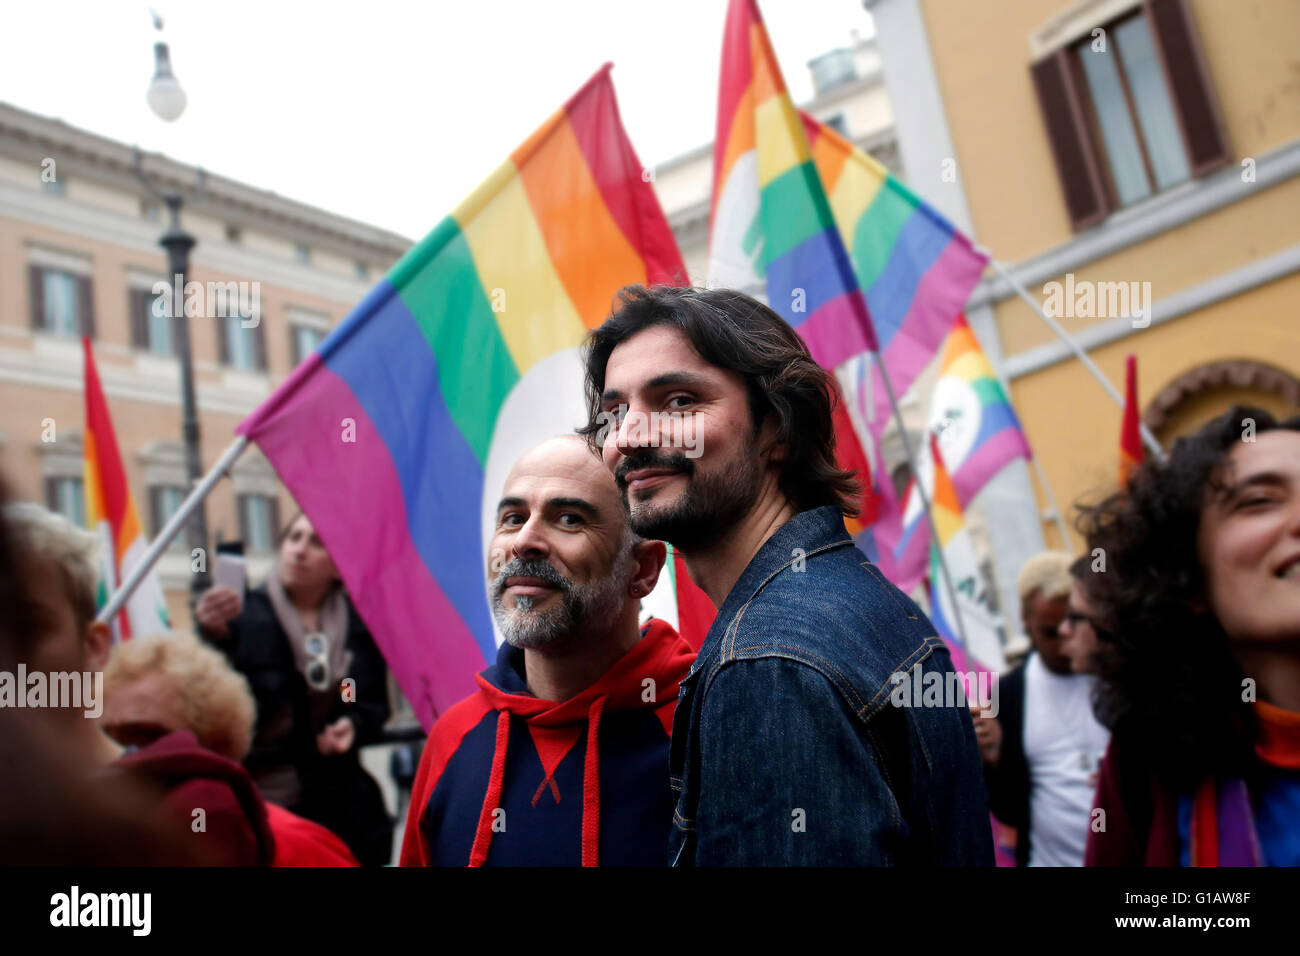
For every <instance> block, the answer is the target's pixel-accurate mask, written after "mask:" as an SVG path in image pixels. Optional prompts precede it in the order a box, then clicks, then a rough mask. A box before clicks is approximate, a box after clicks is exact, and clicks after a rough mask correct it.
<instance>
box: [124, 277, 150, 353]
mask: <svg viewBox="0 0 1300 956" xmlns="http://www.w3.org/2000/svg"><path fill="white" fill-rule="evenodd" d="M126 314H127V315H129V316H130V317H131V347H132V348H134V349H146V350H147V349H148V348H149V293H148V292H146V291H145V290H144V289H128V290H127V293H126Z"/></svg>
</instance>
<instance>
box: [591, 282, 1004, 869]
mask: <svg viewBox="0 0 1300 956" xmlns="http://www.w3.org/2000/svg"><path fill="white" fill-rule="evenodd" d="M584 361H585V364H586V376H587V381H586V391H587V400H588V411H589V420H588V423H587V425H586V427H585V428H584V429H583V431H584V432H585V434H586V435H587V437H588V439H589V440H590V441H592V442H593V443H594V444H595V445H597V446H598V447H599V448H600V449H601V452H602V455H603V458H604V461H605V464H606V465H607V466H608V467H609V468H610V470H611V471H612V472H613V473H614V477H615V480H616V482H617V484H618V487H619V490H620V492H621V493H622V495H623V500H624V503H625V505H626V506H627V508H628V513H629V515H630V518H631V522H632V527H633V528H634V529H635V531H636V532H637V534H639V535H641V536H642V537H645V538H649V539H660V540H664V541H668V542H669V543H671V544H672V545H673V546H674V547H676V548H677V549H678V550H679V551H681V552H682V554H683V556H684V558H685V560H686V565H687V568H688V569H689V571H690V574H691V577H692V579H693V580H694V581H695V582H696V583H697V584H698V585H699V586H700V587H701V588H702V589H703V590H704V592H705V593H706V594H707V595H708V597H709V598H710V600H711V601H712V602H713V604H714V605H715V607H717V609H718V614H717V618H716V620H715V621H714V624H713V626H712V628H711V629H710V630H709V633H708V636H707V638H706V639H705V641H704V645H703V646H702V647H701V648H700V652H699V656H698V657H697V659H696V662H695V665H694V666H693V667H692V668H691V671H690V674H689V676H687V677H686V679H685V680H683V681H682V684H681V692H680V696H679V699H678V705H677V711H676V715H675V718H674V721H673V735H672V750H671V758H670V765H671V766H670V773H671V779H672V786H673V789H674V791H675V793H676V800H677V802H676V810H675V813H674V824H675V826H674V828H673V832H672V837H671V839H670V845H669V848H668V858H669V862H670V863H672V864H674V865H679V866H689V865H700V866H704V865H822V864H841V865H843V864H850V865H872V864H876V865H881V864H883V865H891V864H896V865H897V864H910V865H958V866H970V865H991V864H992V862H993V846H992V835H991V830H990V823H989V816H988V808H987V805H986V799H985V790H984V781H983V775H982V771H981V766H980V758H979V753H978V750H977V749H976V744H975V735H974V730H973V727H972V723H971V717H970V713H969V710H968V709H967V706H966V704H965V701H964V700H950V699H945V700H943V701H941V702H940V703H939V704H938V705H937V706H936V705H934V704H935V701H934V699H933V697H934V696H937V695H926V697H925V703H927V704H929V705H930V706H922V701H921V700H916V701H914V703H915V704H916V706H896V705H895V704H896V702H898V701H903V702H904V703H906V702H908V701H909V699H910V698H909V696H908V695H901V694H898V693H894V691H895V689H896V688H897V687H898V685H899V681H900V679H902V677H903V676H904V675H906V678H907V680H908V681H909V683H917V682H918V679H919V680H921V681H924V682H925V683H926V684H927V685H929V684H931V683H933V682H934V681H936V680H940V679H942V681H943V684H944V686H952V685H953V684H954V681H953V680H951V679H950V675H952V672H953V665H952V660H951V657H950V656H949V654H948V651H947V649H946V648H945V645H944V643H943V641H942V640H941V639H940V638H939V637H938V636H937V635H936V634H935V630H934V627H933V625H931V623H930V622H929V620H928V619H927V618H926V616H925V614H923V613H922V612H921V610H920V609H919V608H918V607H917V606H916V604H915V603H913V602H912V601H911V600H910V599H909V598H908V597H907V596H906V595H904V594H903V593H902V592H900V591H899V590H898V589H897V588H895V587H894V586H893V585H891V584H890V583H889V582H888V581H886V580H885V579H884V577H883V576H882V575H881V574H880V572H879V571H878V570H877V569H876V567H875V566H874V565H873V564H872V563H871V562H870V561H868V560H867V558H866V556H865V555H864V554H863V553H862V552H861V551H859V550H858V549H857V548H856V547H855V546H854V544H853V540H852V539H851V538H850V537H849V534H848V532H847V530H846V529H845V526H844V515H845V514H854V513H855V510H854V509H855V507H856V505H855V502H856V500H857V498H858V494H859V490H860V489H859V486H858V484H857V482H856V481H855V480H854V478H853V475H852V474H851V473H849V472H845V471H842V470H841V469H840V468H839V467H838V466H837V464H836V461H835V436H834V426H833V424H832V419H831V411H832V407H833V404H832V403H833V402H834V401H836V400H837V391H836V389H835V386H834V382H833V379H832V378H831V376H830V374H829V373H828V372H826V371H825V370H824V369H822V368H820V367H819V366H818V365H817V364H816V362H814V361H813V359H812V358H811V356H810V355H809V353H808V350H807V348H806V347H805V345H804V344H803V342H802V340H801V339H800V338H799V336H798V335H797V334H796V333H795V332H794V330H793V329H791V328H790V326H789V325H787V324H786V323H785V322H784V321H783V320H782V319H781V318H780V317H779V316H777V315H776V314H775V313H774V312H772V311H771V310H770V309H768V308H767V307H766V306H764V305H762V304H761V303H759V302H757V301H756V300H754V299H752V298H750V297H749V296H746V295H744V294H742V293H739V292H734V291H728V290H702V289H672V288H665V287H656V288H653V289H648V290H647V289H645V288H641V287H636V286H634V287H629V288H628V289H625V290H624V291H623V293H622V294H621V305H620V307H619V308H618V309H617V310H616V311H615V312H614V314H613V315H611V316H610V317H609V319H607V320H606V321H605V323H604V324H603V325H602V326H601V327H600V328H598V329H596V330H594V331H593V332H592V334H591V336H590V337H589V339H588V341H587V343H586V346H585V349H584ZM917 669H919V672H918V671H917ZM896 675H897V676H896ZM927 678H928V680H927Z"/></svg>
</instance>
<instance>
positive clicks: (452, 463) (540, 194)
mask: <svg viewBox="0 0 1300 956" xmlns="http://www.w3.org/2000/svg"><path fill="white" fill-rule="evenodd" d="M609 70H610V64H606V65H605V66H604V67H602V68H601V69H600V70H599V71H598V72H597V73H596V75H595V76H593V77H592V79H591V80H589V81H588V82H587V83H586V84H585V85H584V86H583V87H582V89H580V90H579V91H578V92H577V93H576V94H575V95H574V96H573V97H572V99H570V100H569V101H568V102H567V103H566V104H565V105H564V106H563V107H562V108H561V109H560V110H559V111H557V112H556V113H555V114H554V115H553V116H552V117H551V118H550V119H549V120H547V121H546V123H544V124H543V125H542V126H541V128H540V129H538V130H537V131H536V132H535V133H534V134H533V135H532V136H531V137H529V138H528V140H527V141H525V142H524V144H523V145H522V146H520V147H519V148H518V149H517V150H515V151H514V153H512V154H511V156H510V158H509V159H507V160H506V161H505V162H504V163H502V164H501V166H500V167H498V168H497V170H496V171H495V172H493V173H492V174H491V175H490V176H489V177H488V178H487V180H486V181H485V182H484V183H483V184H482V185H481V186H480V187H479V188H478V189H477V190H476V191H475V192H474V193H473V194H471V195H470V196H469V198H468V199H466V200H465V201H464V202H463V203H461V205H460V206H458V207H457V208H456V209H455V211H453V212H452V213H451V215H450V216H448V217H447V218H446V219H444V220H443V221H442V222H440V223H439V224H438V225H437V226H436V227H435V228H434V230H433V231H432V232H431V233H430V234H429V235H428V236H426V237H425V238H424V239H423V240H422V241H421V242H419V243H418V244H417V245H416V246H415V247H414V248H412V249H411V250H410V251H409V252H408V253H407V254H406V255H405V256H404V257H403V258H402V259H401V261H400V262H398V263H397V264H396V265H395V266H393V268H392V270H391V271H390V272H389V273H388V275H387V276H386V277H385V278H384V279H383V280H382V281H381V282H380V283H379V284H378V285H377V286H376V287H375V289H374V290H372V291H371V293H370V294H369V295H368V296H367V297H366V298H365V299H364V300H363V301H362V302H361V303H360V305H358V306H357V307H356V309H355V310H354V311H353V312H352V314H351V315H349V316H348V317H347V318H346V319H345V320H344V321H343V322H342V324H340V325H339V327H338V328H337V329H335V330H334V332H333V333H331V334H330V336H329V337H328V338H326V339H325V341H324V342H322V343H321V345H320V347H319V348H318V349H317V350H316V352H315V353H314V354H312V355H311V356H309V357H308V358H307V359H306V361H304V362H303V363H302V364H301V365H299V367H298V368H297V369H296V370H295V371H294V373H293V374H292V375H291V376H290V377H289V378H288V379H287V380H286V381H285V382H284V384H283V385H281V386H280V388H279V389H277V391H276V392H275V393H274V394H273V395H272V396H271V397H270V398H269V399H268V400H267V401H266V402H265V403H263V405H262V406H261V407H260V408H258V409H257V410H256V411H255V412H254V413H253V414H252V415H251V416H250V417H249V418H248V419H247V420H246V421H244V422H243V423H242V424H241V425H240V426H239V428H238V431H239V433H241V434H245V435H247V436H248V437H249V438H250V439H252V440H253V441H255V442H257V444H258V446H259V447H260V448H261V449H262V451H263V452H264V453H265V454H266V456H267V458H268V459H270V461H271V463H272V464H273V465H274V466H275V468H276V470H277V472H278V473H279V475H280V477H281V479H282V480H283V481H284V482H285V484H286V485H287V486H288V487H289V489H290V490H291V491H292V493H293V495H294V497H295V498H296V499H297V500H298V502H299V503H300V504H301V505H302V507H303V509H304V510H305V511H306V512H307V514H308V515H310V516H311V519H312V523H313V524H314V525H315V526H316V529H317V531H318V532H319V534H320V537H321V540H322V541H323V542H324V544H325V546H326V547H327V548H328V549H329V552H330V554H331V556H332V557H333V558H334V561H335V563H336V564H337V565H338V568H339V571H340V573H341V574H342V576H343V580H344V582H345V583H346V585H347V588H348V591H349V593H350V594H351V596H352V599H353V601H354V603H355V605H356V607H357V609H358V611H359V612H360V613H361V615H362V617H363V619H364V620H365V621H366V623H367V625H368V626H369V628H370V630H371V633H372V634H373V635H374V637H375V640H376V642H377V643H378V645H379V647H380V649H381V650H382V651H383V652H384V655H385V657H386V659H387V661H388V664H389V666H390V667H391V668H392V670H393V672H394V674H395V676H396V677H397V679H398V682H399V684H400V685H401V687H402V690H403V692H404V693H405V694H406V696H407V698H408V699H409V700H410V702H411V704H412V706H413V707H414V708H415V710H416V713H417V715H418V716H419V718H420V720H421V722H422V723H423V724H424V725H425V727H428V726H430V725H431V724H432V722H433V720H434V718H435V716H436V715H437V714H438V713H439V712H441V711H442V710H445V709H446V708H447V707H449V706H450V705H451V704H453V703H455V702H456V701H458V700H460V699H461V698H463V697H465V696H466V695H468V694H469V693H471V692H472V691H473V690H474V687H475V685H474V675H475V674H476V673H477V672H478V671H480V670H482V669H483V667H484V664H485V661H487V660H491V659H492V657H493V656H494V654H495V649H496V643H497V642H496V639H495V631H494V627H493V622H492V618H491V614H490V611H489V604H488V597H487V566H488V556H487V553H486V547H487V543H488V542H489V541H490V539H491V532H492V528H493V526H494V517H495V508H496V501H497V497H498V496H499V495H500V492H501V488H502V485H503V483H504V480H505V476H506V473H507V472H508V471H509V469H510V467H511V466H512V465H513V464H514V462H515V460H516V459H517V458H518V457H519V455H520V454H522V453H523V452H524V451H525V450H527V449H528V448H530V447H531V446H533V445H534V444H536V443H537V442H539V441H541V440H542V439H544V438H546V437H548V436H551V435H555V434H561V433H567V432H572V430H573V428H574V426H575V425H576V424H579V423H582V422H585V421H586V406H585V402H584V399H583V390H582V380H583V377H582V364H581V360H580V358H579V354H578V348H579V345H580V344H581V342H582V340H583V338H584V337H585V336H586V334H587V332H588V330H589V329H591V328H593V327H595V326H597V325H599V324H600V323H601V322H603V321H604V319H605V318H606V316H607V315H608V314H609V311H610V308H611V306H612V304H613V299H614V295H615V293H616V292H617V290H618V289H619V288H621V287H622V286H624V285H627V284H630V283H666V284H683V283H684V282H685V279H686V270H685V267H684V266H683V265H682V261H681V256H680V254H679V252H678V251H677V246H676V242H675V241H674V239H673V234H672V230H671V229H670V228H669V226H668V221H667V219H666V218H665V217H664V214H663V211H662V210H661V209H660V207H659V203H658V201H657V199H656V198H655V195H654V192H653V191H652V189H651V187H650V185H649V181H648V180H649V177H647V176H646V175H644V167H643V166H642V165H641V163H640V161H639V160H638V159H637V157H636V153H635V151H634V150H633V149H632V145H631V143H630V142H629V141H628V138H627V135H626V133H625V132H624V130H623V126H622V123H621V121H620V119H619V114H618V106H617V102H616V100H615V97H614V88H613V84H612V82H611V81H610V77H609ZM675 569H676V570H678V571H680V565H675ZM680 576H681V575H679V577H680ZM662 578H663V579H665V580H667V579H669V578H670V575H663V576H662ZM679 583H680V582H679ZM667 588H668V590H670V591H671V588H672V584H671V582H669V583H668V584H667ZM659 590H660V589H656V594H658V593H659ZM652 597H654V595H652ZM671 600H672V596H671V595H669V601H671ZM651 603H652V602H650V601H647V604H651ZM670 610H672V609H670ZM660 616H670V615H669V614H668V613H662V614H660ZM701 636H702V635H701Z"/></svg>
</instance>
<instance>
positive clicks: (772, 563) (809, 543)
mask: <svg viewBox="0 0 1300 956" xmlns="http://www.w3.org/2000/svg"><path fill="white" fill-rule="evenodd" d="M851 544H853V538H852V537H851V536H850V535H849V532H848V529H847V528H845V527H844V515H843V513H842V512H841V511H840V509H839V508H837V507H835V506H834V505H823V506H822V507H820V508H812V509H810V510H808V511H801V512H799V513H798V514H797V515H795V516H794V517H793V518H791V519H790V520H789V521H787V522H786V523H785V524H783V525H781V527H779V528H777V529H776V532H775V533H774V534H773V535H772V537H770V538H768V539H767V541H765V542H764V543H763V546H762V547H761V548H759V549H758V553H757V554H755V555H754V557H753V558H752V559H751V560H750V562H749V564H748V565H746V567H745V570H744V571H743V572H741V575H740V579H739V580H738V581H737V582H736V584H735V586H734V587H733V588H732V589H731V591H730V592H729V593H728V594H727V599H726V600H725V601H723V602H722V607H721V609H720V610H719V611H718V615H717V617H715V618H714V619H713V626H712V627H710V628H709V633H708V636H707V637H705V639H704V644H703V645H702V646H701V647H700V652H699V655H698V659H697V663H696V665H695V668H698V667H699V666H700V663H699V662H700V661H703V659H704V658H705V657H707V656H709V655H710V654H711V653H712V652H714V651H715V650H716V649H717V647H718V645H719V644H720V643H721V641H722V637H723V635H724V634H726V632H727V628H728V626H730V624H731V622H732V620H733V619H734V618H735V616H736V615H737V614H738V613H739V612H740V609H741V608H742V607H744V606H745V605H746V604H748V603H749V602H750V601H751V600H753V598H754V595H756V594H757V593H758V592H759V591H761V590H762V589H763V588H764V587H765V586H766V585H767V583H768V581H770V580H771V579H772V578H773V577H775V576H776V575H777V573H778V572H780V571H781V570H783V569H784V568H787V567H789V566H790V565H791V564H793V563H794V562H795V560H796V559H797V558H799V557H800V556H801V555H800V553H799V552H800V551H802V557H803V558H808V557H811V556H812V555H813V554H814V553H815V552H817V551H825V550H828V549H830V548H837V547H844V546H845V545H851ZM796 549H799V550H798V551H796Z"/></svg>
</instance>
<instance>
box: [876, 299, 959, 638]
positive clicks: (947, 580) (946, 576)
mask: <svg viewBox="0 0 1300 956" xmlns="http://www.w3.org/2000/svg"><path fill="white" fill-rule="evenodd" d="M864 299H865V297H864ZM871 354H872V357H874V358H875V360H876V368H877V369H878V370H879V372H880V380H881V382H882V383H883V384H884V386H885V394H886V395H888V396H889V405H890V407H891V408H893V410H894V421H896V422H898V436H899V438H901V439H902V440H903V454H904V455H906V456H907V467H909V468H910V469H912V476H913V479H914V482H915V486H916V493H917V494H919V495H920V496H921V506H922V507H923V508H925V520H926V521H928V522H930V538H931V547H932V548H934V553H935V554H937V555H938V556H939V574H940V576H941V577H942V578H943V585H944V590H946V591H947V592H948V600H949V601H951V602H952V613H953V616H954V617H955V618H956V624H957V635H958V636H959V637H960V638H961V644H962V647H965V648H969V647H970V641H969V640H967V638H966V624H965V622H964V621H962V617H961V608H960V607H959V606H958V605H957V589H956V588H955V587H953V584H952V574H951V573H950V572H949V571H948V559H947V558H945V557H944V554H943V548H941V547H938V541H937V538H938V532H937V530H936V529H935V524H934V510H933V509H932V508H931V507H930V495H929V492H927V491H926V490H925V482H923V481H922V480H921V471H920V469H919V468H917V466H916V456H915V455H914V454H913V453H912V440H911V439H910V438H908V437H907V426H906V425H904V424H903V411H902V409H901V408H899V406H898V396H897V395H895V394H894V383H893V382H891V381H890V380H889V372H888V371H887V370H886V369H885V359H884V357H883V356H882V355H881V354H880V353H879V352H872V353H871ZM881 465H882V467H883V465H884V462H883V461H881ZM881 480H883V481H888V480H889V475H888V474H884V475H881Z"/></svg>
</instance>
